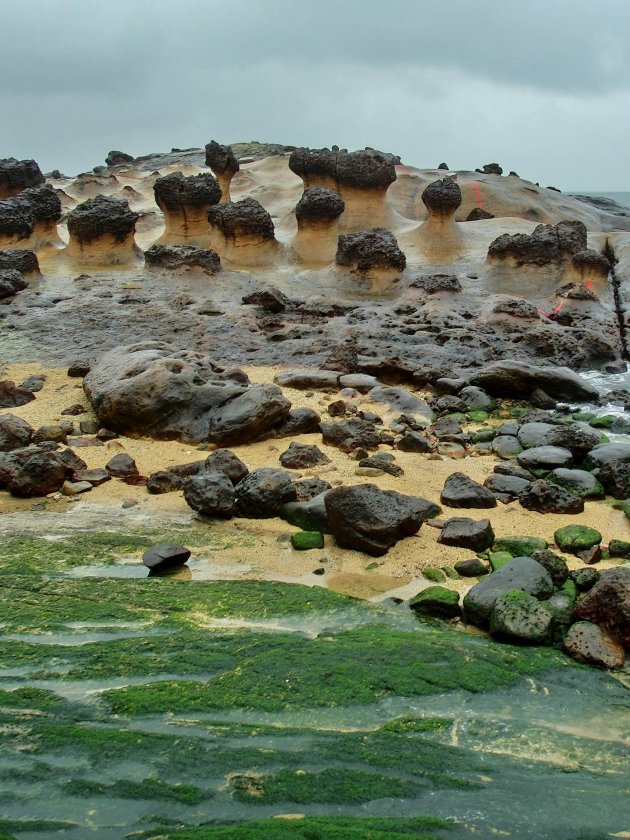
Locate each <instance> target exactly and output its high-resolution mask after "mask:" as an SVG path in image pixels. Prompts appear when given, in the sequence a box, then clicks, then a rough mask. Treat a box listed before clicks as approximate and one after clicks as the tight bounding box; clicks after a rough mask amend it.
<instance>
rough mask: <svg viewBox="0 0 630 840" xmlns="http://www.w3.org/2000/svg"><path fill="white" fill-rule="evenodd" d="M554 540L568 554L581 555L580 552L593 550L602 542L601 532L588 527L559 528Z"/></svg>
mask: <svg viewBox="0 0 630 840" xmlns="http://www.w3.org/2000/svg"><path fill="white" fill-rule="evenodd" d="M553 538H554V541H555V543H556V545H557V546H558V548H559V549H560V550H561V551H565V552H567V553H568V554H579V553H580V551H586V549H588V548H593V546H595V545H599V544H600V543H601V541H602V535H601V534H600V533H599V531H597V530H596V529H595V528H589V527H588V525H566V526H565V527H564V528H558V530H557V531H556V532H555V533H554V535H553Z"/></svg>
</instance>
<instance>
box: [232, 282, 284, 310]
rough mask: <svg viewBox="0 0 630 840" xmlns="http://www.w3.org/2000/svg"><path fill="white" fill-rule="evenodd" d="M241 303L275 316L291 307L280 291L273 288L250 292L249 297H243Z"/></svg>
mask: <svg viewBox="0 0 630 840" xmlns="http://www.w3.org/2000/svg"><path fill="white" fill-rule="evenodd" d="M243 303H244V304H253V305H254V306H260V308H261V309H264V310H265V312H273V313H276V314H277V313H278V312H283V311H284V310H285V309H286V308H287V307H290V306H291V301H290V299H289V298H288V297H287V296H286V295H285V294H284V293H283V292H281V291H280V289H276V288H274V287H273V286H270V287H269V288H268V289H261V290H260V291H257V292H252V294H251V295H245V297H243Z"/></svg>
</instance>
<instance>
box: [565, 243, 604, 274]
mask: <svg viewBox="0 0 630 840" xmlns="http://www.w3.org/2000/svg"><path fill="white" fill-rule="evenodd" d="M572 263H573V265H574V266H575V267H576V268H582V269H585V270H586V271H597V272H600V273H602V274H608V272H609V271H610V261H609V260H608V259H607V258H606V257H605V256H604V255H603V254H600V252H599V251H594V250H593V249H592V248H585V249H584V250H582V251H578V252H577V253H575V254H574V255H573V259H572Z"/></svg>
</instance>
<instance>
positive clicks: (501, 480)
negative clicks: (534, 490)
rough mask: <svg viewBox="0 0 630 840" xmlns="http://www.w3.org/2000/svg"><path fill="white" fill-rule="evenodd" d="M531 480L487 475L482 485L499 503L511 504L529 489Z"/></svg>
mask: <svg viewBox="0 0 630 840" xmlns="http://www.w3.org/2000/svg"><path fill="white" fill-rule="evenodd" d="M530 484H531V480H528V479H526V478H518V477H517V476H513V475H497V474H493V475H489V476H488V478H486V480H485V481H484V483H483V486H484V487H486V488H487V489H488V490H489V491H490V492H491V493H492V494H493V496H494V497H495V499H498V500H499V501H501V502H512V501H514V499H518V498H519V497H520V495H521V493H523V492H525V490H527V489H528V488H529V485H530Z"/></svg>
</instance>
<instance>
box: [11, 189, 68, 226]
mask: <svg viewBox="0 0 630 840" xmlns="http://www.w3.org/2000/svg"><path fill="white" fill-rule="evenodd" d="M19 199H20V201H28V203H29V204H30V206H31V207H32V209H33V215H34V216H35V221H37V222H49V221H50V222H58V221H59V219H60V218H61V201H60V200H59V196H58V195H57V193H56V191H55V190H54V188H53V187H51V186H50V184H43V185H42V186H40V187H29V188H28V189H26V190H24V192H21V193H20V195H19Z"/></svg>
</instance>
